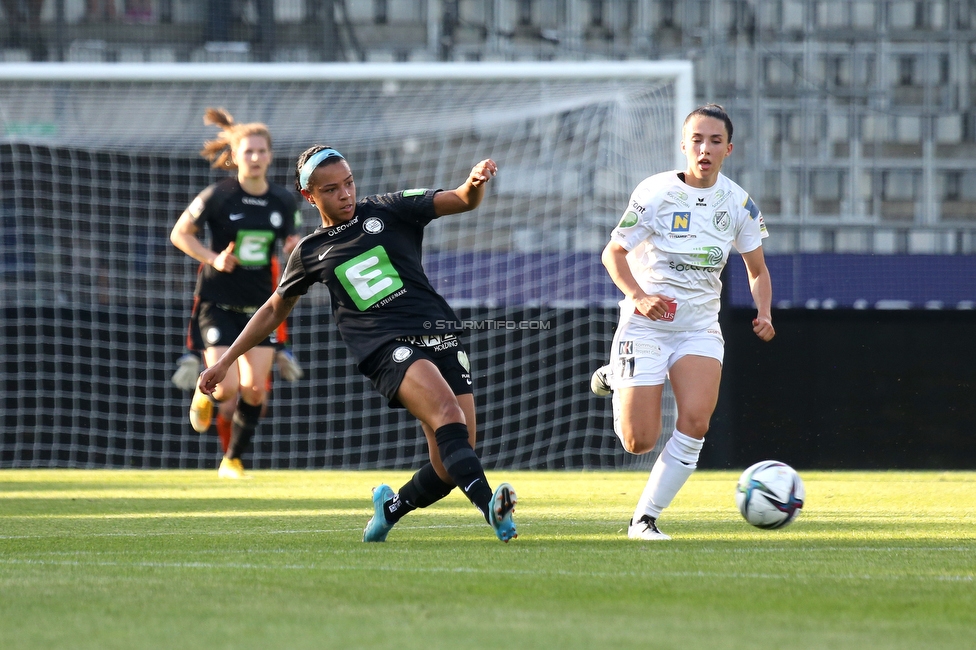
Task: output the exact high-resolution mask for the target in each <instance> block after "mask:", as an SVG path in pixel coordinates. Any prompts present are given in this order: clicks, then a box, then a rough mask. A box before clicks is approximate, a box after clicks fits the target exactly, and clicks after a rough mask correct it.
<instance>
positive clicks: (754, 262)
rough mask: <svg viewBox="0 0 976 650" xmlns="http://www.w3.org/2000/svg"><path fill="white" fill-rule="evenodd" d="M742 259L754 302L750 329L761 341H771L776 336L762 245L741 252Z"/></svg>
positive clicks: (771, 294)
mask: <svg viewBox="0 0 976 650" xmlns="http://www.w3.org/2000/svg"><path fill="white" fill-rule="evenodd" d="M742 261H743V262H745V264H746V271H747V272H748V273H749V290H750V291H751V292H752V299H753V301H755V303H756V308H757V310H758V311H757V313H756V317H755V318H754V319H752V331H753V332H755V333H756V336H758V337H759V338H761V339H762V340H763V341H771V340H772V339H773V337H774V336H776V330H775V329H774V328H773V316H772V303H773V283H772V280H770V278H769V269H768V268H767V267H766V258H765V256H764V255H763V249H762V246H760V247H759V248H757V249H756V250H754V251H749V252H748V253H743V254H742Z"/></svg>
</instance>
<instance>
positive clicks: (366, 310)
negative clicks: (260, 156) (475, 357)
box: [199, 146, 516, 542]
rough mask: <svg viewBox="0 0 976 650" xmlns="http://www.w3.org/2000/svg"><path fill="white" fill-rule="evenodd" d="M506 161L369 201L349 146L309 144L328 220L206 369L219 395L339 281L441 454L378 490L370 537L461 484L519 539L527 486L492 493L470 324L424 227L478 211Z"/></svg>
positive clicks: (377, 373) (340, 309)
mask: <svg viewBox="0 0 976 650" xmlns="http://www.w3.org/2000/svg"><path fill="white" fill-rule="evenodd" d="M497 169H498V168H497V166H496V165H495V163H494V161H492V160H488V159H486V160H482V161H481V162H479V163H478V164H477V165H475V166H474V168H472V170H471V173H470V174H469V175H468V178H467V179H466V180H465V181H464V183H463V184H461V185H460V186H459V187H457V188H456V189H453V190H444V191H442V190H429V189H416V190H403V191H400V192H395V193H392V194H381V195H377V196H368V197H366V198H364V199H362V200H360V201H358V202H357V201H356V183H355V180H354V179H353V174H352V171H351V170H350V168H349V165H348V163H347V162H346V160H345V158H343V157H342V155H341V154H340V153H339V152H338V151H336V150H335V149H332V148H329V147H323V146H315V147H312V148H311V149H308V150H307V151H305V152H304V153H303V154H302V155H301V156H300V157H299V158H298V164H297V167H296V170H295V173H296V185H297V186H298V189H299V190H300V191H301V193H302V196H304V197H305V199H306V200H307V201H308V202H309V203H310V204H312V205H313V206H315V207H316V209H318V211H319V214H320V215H321V216H322V225H321V227H319V228H317V229H316V230H315V231H314V232H313V233H312V234H310V235H308V236H307V237H305V238H304V239H302V241H301V242H300V243H299V244H298V246H297V247H296V248H295V250H294V251H293V252H292V254H291V256H290V257H289V259H288V264H287V266H286V267H285V272H284V275H282V277H281V281H280V282H279V284H278V289H277V291H276V292H275V293H274V294H272V295H271V298H269V299H268V301H267V302H266V303H264V305H263V306H262V307H261V308H260V309H259V310H258V311H257V313H255V314H254V316H253V317H252V318H251V320H250V322H249V323H248V324H247V327H245V328H244V331H243V332H242V333H241V335H240V336H239V337H238V338H237V340H236V341H234V343H233V344H232V345H231V346H230V347H229V348H228V349H227V351H226V352H225V353H224V354H223V356H221V357H220V359H218V360H217V361H216V363H214V364H212V365H211V366H210V367H209V368H208V369H207V370H205V371H204V372H203V373H202V374H201V375H200V382H199V388H200V390H202V391H203V392H205V393H210V392H212V391H214V390H215V389H216V387H217V386H218V382H220V381H221V380H222V379H223V377H224V374H225V373H226V372H227V371H228V370H229V369H230V368H231V367H232V366H233V364H234V361H235V360H236V359H237V358H238V357H239V356H240V355H242V354H245V353H246V352H247V351H248V350H250V349H251V348H252V347H253V346H254V345H257V344H258V343H259V342H261V341H263V340H264V339H265V337H267V335H268V334H269V333H270V332H271V331H272V330H273V329H274V328H275V327H276V326H277V325H278V323H280V322H281V321H282V319H284V318H285V317H286V316H287V315H288V313H289V312H290V311H291V309H292V308H293V307H294V306H295V303H296V302H298V299H299V297H300V296H302V295H303V294H305V293H306V292H307V291H308V289H309V287H311V286H312V285H313V284H315V283H316V282H322V283H324V284H325V285H326V286H327V287H328V289H329V293H330V295H331V298H332V311H333V316H334V318H335V322H336V325H337V326H338V328H339V333H340V334H341V336H342V339H343V341H345V343H346V345H347V346H348V348H349V351H350V352H351V353H352V355H353V356H354V357H355V358H356V360H357V362H358V364H359V366H358V367H359V370H360V371H361V372H362V373H363V374H364V375H366V376H367V377H369V379H370V380H371V381H372V383H373V386H374V387H375V388H376V389H377V390H378V391H379V392H380V393H382V394H383V395H384V396H385V397H386V398H387V399H388V400H389V404H390V406H391V407H393V408H406V409H407V410H408V411H409V412H410V413H411V414H413V415H414V416H415V417H416V418H417V419H418V420H420V423H421V426H422V427H423V430H424V434H425V436H426V437H427V445H428V448H429V451H430V462H429V463H427V464H426V465H424V466H423V467H422V468H420V470H418V471H417V473H416V474H414V475H413V477H412V478H411V479H410V480H409V481H408V482H407V483H406V484H405V485H404V486H403V487H402V488H400V491H399V493H397V494H394V493H393V490H392V489H390V487H389V486H387V485H380V486H379V487H377V488H374V490H373V512H374V513H373V517H372V518H371V519H370V520H369V522H368V523H367V524H366V529H365V530H364V531H363V541H364V542H382V541H385V540H386V536H387V534H388V533H389V532H390V529H391V528H392V527H393V525H394V524H395V523H396V522H397V521H399V520H400V518H401V517H403V516H404V515H405V514H407V513H408V512H410V511H411V510H414V509H416V508H424V507H426V506H429V505H431V504H432V503H435V502H436V501H439V500H440V499H443V498H444V497H445V496H447V495H448V493H450V491H451V490H452V489H454V486H458V487H460V488H461V491H462V492H464V495H465V496H466V497H467V498H468V499H469V500H470V501H471V502H472V503H473V504H474V505H475V507H477V508H478V509H479V510H480V511H481V513H482V514H483V515H484V516H485V519H486V520H487V521H488V523H489V524H490V525H491V527H492V528H493V529H494V531H495V534H496V535H497V537H498V539H500V540H502V541H503V542H507V541H509V540H510V539H513V538H514V537H516V531H515V524H514V522H513V521H512V513H513V512H514V510H515V504H516V497H515V491H514V489H512V486H511V485H509V484H508V483H502V484H501V485H499V486H498V488H497V489H496V490H495V491H494V492H492V490H491V487H490V486H489V485H488V480H487V479H486V478H485V472H484V469H483V468H482V466H481V461H480V460H479V458H478V456H477V454H476V453H475V451H474V445H475V442H476V440H477V436H476V427H475V408H474V397H473V395H472V389H471V374H470V365H469V363H468V357H467V355H466V354H465V352H464V350H463V348H462V347H461V342H460V340H459V339H458V337H457V332H458V331H459V329H460V321H459V319H458V317H457V316H456V315H455V314H454V312H453V311H452V310H451V308H450V306H448V304H447V301H445V300H444V298H443V297H441V296H440V294H438V293H437V292H436V291H435V290H434V288H433V287H432V286H431V284H430V281H429V280H428V279H427V275H426V274H425V273H424V269H423V266H422V265H421V245H422V242H423V233H424V227H425V226H426V225H427V224H428V223H430V221H431V220H433V219H435V218H437V217H442V216H445V215H449V214H458V213H460V212H468V211H469V210H473V209H475V208H476V207H477V206H478V205H479V204H480V203H481V199H482V198H483V197H484V194H485V186H486V185H487V183H488V181H489V180H490V179H491V178H492V176H494V175H495V172H496V171H497Z"/></svg>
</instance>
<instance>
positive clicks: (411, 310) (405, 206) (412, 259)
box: [278, 190, 460, 362]
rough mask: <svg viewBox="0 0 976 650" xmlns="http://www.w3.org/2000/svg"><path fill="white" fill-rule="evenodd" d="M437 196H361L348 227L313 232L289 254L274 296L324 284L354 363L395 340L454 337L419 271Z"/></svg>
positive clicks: (449, 317) (453, 325)
mask: <svg viewBox="0 0 976 650" xmlns="http://www.w3.org/2000/svg"><path fill="white" fill-rule="evenodd" d="M437 191H438V190H405V191H402V192H396V193H393V194H381V195H378V196H368V197H366V198H364V199H362V200H361V201H359V202H358V203H357V204H356V214H355V215H354V216H353V217H352V219H350V220H349V221H346V222H345V223H341V224H338V225H335V226H332V227H330V228H325V227H322V226H319V227H318V228H316V229H315V231H314V232H312V233H311V234H310V235H308V236H307V237H305V238H304V239H302V241H301V242H299V244H298V246H297V247H295V250H294V251H292V254H291V257H289V258H288V264H287V265H286V266H285V272H284V274H283V275H282V276H281V282H280V283H279V284H278V293H279V294H280V295H281V296H283V297H286V298H287V297H294V296H300V295H304V294H305V293H306V292H308V289H309V287H311V286H312V285H313V284H315V283H316V282H322V283H324V284H325V286H326V287H328V289H329V293H330V295H331V298H332V313H333V316H334V317H335V322H336V325H337V326H338V328H339V334H340V335H341V336H342V340H343V341H345V343H346V345H347V346H348V347H349V351H350V352H351V353H352V355H353V356H354V357H355V358H356V360H357V361H358V362H362V361H363V360H364V359H365V358H366V357H367V356H369V354H370V353H371V352H372V351H373V350H375V349H376V348H378V347H379V346H380V345H382V344H383V343H385V342H386V341H389V340H391V339H394V338H396V337H398V336H407V335H414V334H442V333H445V332H455V331H458V329H459V328H460V325H459V323H458V319H457V316H455V314H454V312H453V310H451V307H450V306H449V305H448V304H447V301H446V300H444V298H443V297H441V295H440V294H438V293H437V292H436V291H435V290H434V287H433V286H431V284H430V280H429V279H428V278H427V274H426V273H424V268H423V265H422V264H421V247H422V244H423V237H424V227H425V226H426V225H427V224H428V223H430V221H431V220H432V219H434V218H435V217H436V215H435V213H434V194H435V193H436V192H437Z"/></svg>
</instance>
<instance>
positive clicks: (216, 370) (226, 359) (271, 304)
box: [197, 292, 299, 395]
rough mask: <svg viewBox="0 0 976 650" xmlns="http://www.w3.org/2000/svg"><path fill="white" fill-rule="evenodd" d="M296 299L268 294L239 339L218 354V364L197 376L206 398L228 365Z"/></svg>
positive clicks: (281, 317)
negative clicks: (269, 295)
mask: <svg viewBox="0 0 976 650" xmlns="http://www.w3.org/2000/svg"><path fill="white" fill-rule="evenodd" d="M298 298H299V296H293V297H291V298H282V297H281V296H280V295H279V294H278V293H277V292H275V293H273V294H271V297H270V298H268V300H267V302H265V303H264V304H263V305H261V308H260V309H258V310H257V311H256V312H254V315H253V316H251V320H249V321H247V325H246V326H245V327H244V330H243V331H242V332H241V333H240V336H238V337H237V339H236V340H235V341H234V342H233V343H231V345H230V347H229V348H227V351H226V352H224V353H223V354H222V355H220V358H219V359H217V362H216V363H214V364H213V365H212V366H210V367H209V368H207V369H206V370H204V371H203V372H201V373H200V381H199V382H197V385H198V386H199V387H200V390H201V391H202V392H204V393H206V394H207V395H213V392H214V390H216V388H217V384H219V383H220V382H221V381H223V379H224V377H225V376H226V375H227V369H228V368H230V364H232V363H234V362H235V361H237V358H238V357H239V356H241V355H242V354H244V353H245V352H247V351H248V350H250V349H251V348H253V347H254V346H255V345H257V344H258V343H260V342H261V341H263V340H264V339H265V338H267V336H268V335H269V334H271V332H273V331H274V330H275V328H276V327H278V325H280V324H281V321H283V320H285V318H287V317H288V314H290V313H291V310H292V308H293V307H294V306H295V303H297V302H298Z"/></svg>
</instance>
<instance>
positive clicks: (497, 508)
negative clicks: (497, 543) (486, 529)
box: [488, 483, 518, 542]
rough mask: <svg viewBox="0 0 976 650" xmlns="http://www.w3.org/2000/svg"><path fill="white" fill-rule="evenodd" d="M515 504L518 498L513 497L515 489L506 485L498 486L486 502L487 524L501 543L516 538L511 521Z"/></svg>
mask: <svg viewBox="0 0 976 650" xmlns="http://www.w3.org/2000/svg"><path fill="white" fill-rule="evenodd" d="M516 503H518V498H517V497H516V496H515V488H513V487H512V486H511V485H509V484H508V483H502V484H501V485H499V486H498V487H497V488H496V489H495V494H493V495H492V497H491V501H489V502H488V522H489V523H490V524H491V527H492V528H494V529H495V534H496V535H497V536H498V539H500V540H502V541H503V542H508V541H509V540H511V539H515V538H516V537H518V533H517V532H515V522H514V521H512V513H514V512H515V504H516Z"/></svg>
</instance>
